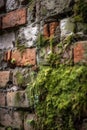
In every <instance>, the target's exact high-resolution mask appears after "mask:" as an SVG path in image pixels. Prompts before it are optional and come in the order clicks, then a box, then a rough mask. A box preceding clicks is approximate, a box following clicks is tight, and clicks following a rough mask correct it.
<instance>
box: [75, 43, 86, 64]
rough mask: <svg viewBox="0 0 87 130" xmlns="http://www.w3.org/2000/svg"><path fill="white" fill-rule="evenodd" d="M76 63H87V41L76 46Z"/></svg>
mask: <svg viewBox="0 0 87 130" xmlns="http://www.w3.org/2000/svg"><path fill="white" fill-rule="evenodd" d="M74 63H86V64H87V41H81V42H77V43H76V45H75V47H74Z"/></svg>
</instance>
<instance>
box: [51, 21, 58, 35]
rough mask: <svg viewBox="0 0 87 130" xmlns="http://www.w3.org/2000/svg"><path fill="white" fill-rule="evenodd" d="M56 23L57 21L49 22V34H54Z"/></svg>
mask: <svg viewBox="0 0 87 130" xmlns="http://www.w3.org/2000/svg"><path fill="white" fill-rule="evenodd" d="M58 25H59V23H58V22H52V23H50V36H54V33H55V30H56V28H57V26H58Z"/></svg>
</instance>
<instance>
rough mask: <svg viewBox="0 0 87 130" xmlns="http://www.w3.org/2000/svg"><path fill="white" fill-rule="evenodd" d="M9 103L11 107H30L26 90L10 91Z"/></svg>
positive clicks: (8, 95) (8, 94)
mask: <svg viewBox="0 0 87 130" xmlns="http://www.w3.org/2000/svg"><path fill="white" fill-rule="evenodd" d="M7 105H8V106H10V107H11V106H14V107H29V102H28V98H27V94H26V93H25V91H15V92H8V93H7Z"/></svg>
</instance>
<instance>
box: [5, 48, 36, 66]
mask: <svg viewBox="0 0 87 130" xmlns="http://www.w3.org/2000/svg"><path fill="white" fill-rule="evenodd" d="M12 59H14V60H15V65H16V66H31V65H35V64H36V49H35V48H31V49H26V50H25V51H24V52H23V53H21V52H20V51H19V50H14V51H8V52H6V53H5V56H4V60H5V61H11V60H12Z"/></svg>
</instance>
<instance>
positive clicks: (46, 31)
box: [43, 24, 50, 38]
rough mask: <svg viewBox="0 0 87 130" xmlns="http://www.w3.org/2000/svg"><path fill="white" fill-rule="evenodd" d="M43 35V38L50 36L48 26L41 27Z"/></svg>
mask: <svg viewBox="0 0 87 130" xmlns="http://www.w3.org/2000/svg"><path fill="white" fill-rule="evenodd" d="M43 35H44V37H45V38H48V37H49V36H50V32H49V24H45V25H44V27H43Z"/></svg>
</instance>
